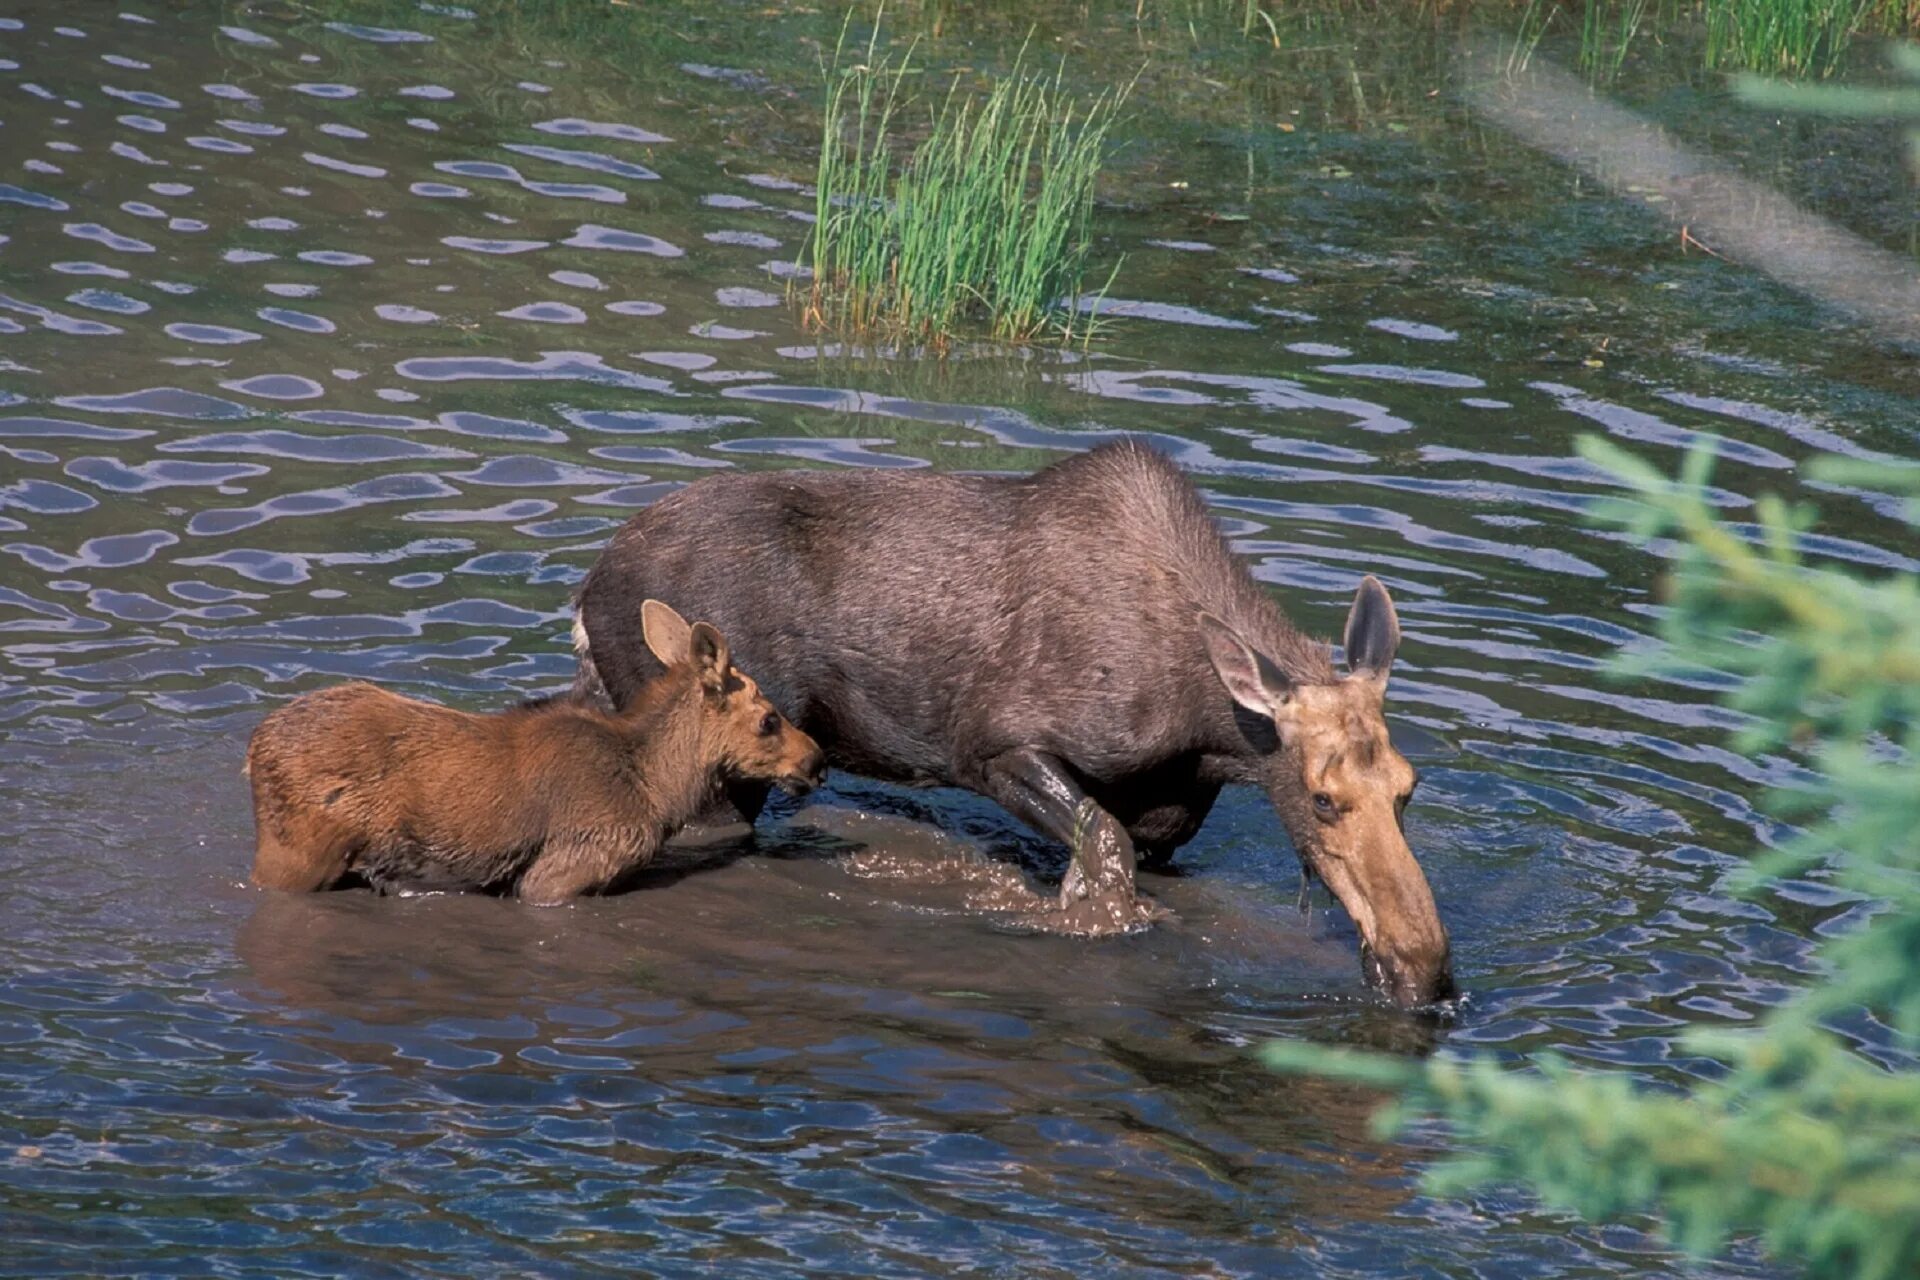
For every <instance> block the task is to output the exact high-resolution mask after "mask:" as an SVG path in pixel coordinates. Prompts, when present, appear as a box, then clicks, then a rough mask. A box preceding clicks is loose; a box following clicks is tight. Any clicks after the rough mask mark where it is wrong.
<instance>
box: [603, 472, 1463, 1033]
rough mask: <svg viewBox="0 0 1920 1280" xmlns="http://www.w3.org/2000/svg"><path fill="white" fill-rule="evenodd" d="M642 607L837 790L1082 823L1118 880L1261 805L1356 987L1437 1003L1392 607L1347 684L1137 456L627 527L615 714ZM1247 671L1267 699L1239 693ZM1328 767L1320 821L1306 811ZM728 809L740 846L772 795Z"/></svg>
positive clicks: (777, 498) (866, 483)
mask: <svg viewBox="0 0 1920 1280" xmlns="http://www.w3.org/2000/svg"><path fill="white" fill-rule="evenodd" d="M648 597H654V598H658V599H661V600H664V601H667V602H669V603H671V604H673V605H674V606H675V607H677V608H681V609H686V610H690V611H694V612H697V613H698V614H699V615H700V616H703V617H707V618H711V619H712V620H713V621H714V622H715V623H716V624H717V625H718V626H720V627H721V628H722V629H723V630H724V631H725V632H726V633H727V635H728V636H729V637H730V638H731V639H732V641H733V643H734V645H735V649H736V652H737V653H738V655H739V658H740V661H741V662H742V663H743V664H745V665H747V666H749V667H750V668H751V669H752V670H753V671H754V672H755V673H756V675H757V676H758V677H759V678H760V680H761V682H762V688H763V689H764V691H765V692H766V694H767V696H768V698H770V699H771V700H772V702H773V703H774V705H775V706H777V707H779V708H780V709H781V710H782V711H784V712H785V713H786V714H787V715H788V716H790V717H791V718H792V719H793V721H794V723H795V724H797V725H800V726H801V727H802V728H804V729H805V730H806V731H807V732H808V733H810V734H812V735H813V736H814V737H815V738H816V739H817V740H818V741H819V743H820V745H821V747H822V749H823V750H825V752H826V753H827V758H828V760H829V761H830V762H831V763H832V764H833V765H834V766H835V767H838V768H843V769H847V770H849V771H851V772H855V773H860V774H864V775H867V776H870V777H876V778H882V779H887V780H891V781H896V782H904V783H908V784H927V785H932V784H948V785H958V786H962V787H967V788H970V789H972V790H974V791H977V792H980V793H981V794H983V795H986V796H989V797H991V798H992V799H994V800H996V801H998V802H999V803H1000V804H1002V805H1003V806H1004V807H1005V808H1007V809H1008V810H1009V811H1010V812H1011V813H1013V814H1014V815H1015V816H1016V817H1018V818H1020V819H1021V820H1022V821H1024V822H1026V823H1027V824H1028V825H1029V826H1032V827H1033V828H1035V829H1036V830H1038V831H1040V832H1042V833H1043V834H1046V835H1049V836H1051V837H1053V838H1054V839H1056V840H1059V841H1061V842H1062V843H1064V844H1067V845H1068V846H1069V848H1077V843H1076V840H1075V837H1076V822H1077V821H1078V822H1081V824H1082V825H1081V828H1080V830H1079V832H1078V834H1080V835H1084V834H1085V827H1084V813H1085V811H1084V810H1083V809H1082V806H1083V804H1084V803H1085V802H1088V801H1091V802H1092V803H1093V805H1094V806H1097V810H1098V814H1097V818H1098V820H1099V821H1102V822H1106V823H1113V824H1117V825H1118V827H1119V828H1120V829H1121V831H1120V832H1118V833H1112V834H1117V835H1118V836H1119V838H1120V839H1122V840H1125V841H1127V842H1129V843H1128V845H1127V852H1128V853H1129V854H1132V853H1135V852H1137V853H1138V854H1139V855H1141V856H1144V857H1146V858H1149V859H1155V860H1157V859H1163V858H1166V857H1170V856H1171V855H1172V854H1173V852H1174V851H1175V850H1176V849H1178V848H1179V847H1180V846H1181V845H1183V844H1185V843H1186V842H1187V841H1188V840H1190V839H1191V838H1192V837H1193V836H1194V834H1195V833H1196V832H1197V831H1198V830H1199V829H1200V826H1201V824H1202V822H1204V820H1205V818H1206V816H1207V813H1208V811H1209V810H1210V809H1211V807H1212V805H1213V803H1214V800H1215V798H1216V797H1217V796H1218V794H1219V791H1220V789H1221V787H1222V786H1224V785H1227V784H1229V783H1250V784H1254V785H1258V786H1261V787H1262V788H1263V789H1265V790H1267V791H1268V793H1269V795H1270V796H1271V797H1272V798H1273V801H1274V804H1275V807H1276V809H1277V810H1278V812H1279V814H1280V817H1281V820H1282V822H1283V823H1284V825H1285V826H1286V827H1287V830H1288V832H1289V834H1290V835H1291V836H1292V839H1293V843H1294V846H1295V848H1296V850H1297V851H1298V852H1299V854H1300V857H1301V859H1302V861H1303V863H1304V864H1305V865H1306V867H1307V868H1308V869H1309V870H1311V871H1313V872H1314V873H1316V874H1319V875H1320V876H1321V878H1322V879H1324V880H1325V881H1326V882H1327V884H1328V886H1329V888H1330V889H1331V890H1332V891H1333V892H1334V893H1335V895H1336V896H1337V897H1339V898H1340V900H1341V901H1342V903H1343V905H1345V906H1346V908H1347V910H1348V912H1349V914H1350V915H1351V916H1352V917H1353V919H1354V921H1355V924H1356V926H1357V927H1358V928H1359V929H1360V932H1361V935H1362V942H1363V945H1364V947H1365V950H1366V954H1367V956H1368V959H1369V963H1368V966H1367V972H1368V974H1369V977H1370V979H1371V980H1373V981H1375V982H1376V983H1377V984H1378V985H1380V986H1382V987H1383V988H1384V989H1386V990H1387V991H1388V992H1389V994H1391V995H1393V996H1394V998H1395V999H1397V1000H1400V1001H1401V1002H1402V1003H1407V1004H1414V1003H1421V1002H1424V1001H1427V1000H1432V999H1435V998H1438V997H1440V996H1444V995H1445V994H1447V993H1448V992H1449V991H1450V988H1451V978H1450V976H1449V972H1448V957H1447V944H1446V934H1445V930H1444V929H1443V928H1442V927H1441V926H1440V923H1439V919H1438V915H1437V913H1436V911H1435V909H1434V906H1433V899H1432V895H1431V892H1430V891H1429V889H1428V886H1427V883H1426V880H1425V877H1424V875H1423V874H1422V872H1421V870H1420V868H1419V865H1418V863H1417V862H1415V860H1414V859H1413V856H1412V853H1411V851H1410V850H1409V849H1408V848H1407V846H1406V842H1405V840H1404V837H1403V835H1402V834H1401V829H1400V820H1399V819H1400V810H1401V807H1402V806H1403V805H1404V803H1405V800H1406V795H1407V793H1408V792H1409V791H1410V790H1411V787H1412V777H1413V771H1412V769H1411V767H1410V766H1408V765H1407V764H1406V762H1405V761H1404V760H1402V759H1400V757H1399V755H1398V753H1397V752H1394V751H1393V748H1392V747H1391V745H1390V744H1389V743H1388V742H1387V740H1386V730H1385V721H1384V719H1383V718H1382V715H1381V699H1382V694H1383V691H1384V688H1385V684H1386V673H1387V667H1388V666H1389V665H1390V664H1391V662H1392V658H1393V647H1394V646H1395V645H1397V643H1398V635H1399V632H1398V624H1397V621H1396V620H1395V618H1394V616H1393V606H1392V602H1391V601H1390V600H1389V599H1388V597H1387V593H1386V591H1385V590H1384V589H1383V588H1381V587H1380V585H1379V584H1378V583H1377V582H1374V581H1373V580H1372V579H1368V580H1367V582H1366V584H1363V587H1362V590H1361V591H1360V592H1359V593H1358V594H1357V595H1356V598H1355V605H1354V611H1353V615H1352V617H1351V618H1350V619H1349V625H1348V631H1349V641H1348V650H1349V664H1350V666H1351V667H1353V670H1352V673H1351V674H1349V675H1347V676H1344V677H1343V676H1342V675H1340V674H1339V673H1337V672H1336V671H1335V669H1334V667H1333V665H1332V662H1331V658H1330V654H1329V651H1328V649H1327V646H1326V645H1324V644H1321V643H1319V642H1316V641H1313V640H1310V639H1308V638H1307V637H1305V636H1303V635H1301V634H1300V633H1299V632H1298V631H1296V630H1295V629H1294V628H1293V627H1292V626H1291V625H1290V624H1289V623H1288V622H1287V620H1286V619H1285V618H1284V616H1282V614H1281V613H1280V611H1279V609H1278V607H1277V606H1276V605H1275V604H1274V602H1273V600H1272V598H1271V597H1270V596H1269V595H1268V594H1267V593H1266V592H1265V591H1264V590H1263V589H1262V588H1261V587H1260V586H1259V585H1258V584H1257V583H1255V582H1254V581H1253V579H1252V577H1251V576H1250V575H1249V574H1248V573H1247V571H1246V568H1245V566H1244V565H1242V564H1240V563H1239V562H1238V561H1237V560H1236V559H1235V558H1234V557H1233V556H1232V554H1231V553H1230V552H1229V550H1228V549H1227V547H1226V544H1225V543H1224V541H1223V540H1222V539H1221V537H1220V535H1219V533H1218V531H1217V530H1216V528H1215V527H1214V524H1213V521H1212V518H1211V517H1210V516H1209V514H1208V512H1207V510H1206V507H1205V504H1204V503H1203V502H1202V501H1201V500H1200V498H1199V495H1198V494H1197V493H1195V492H1194V490H1193V488H1192V486H1191V485H1190V484H1189V483H1188V482H1187V480H1186V478H1185V477H1184V476H1183V475H1182V474H1181V473H1180V471H1179V469H1178V468H1177V467H1175V466H1174V465H1173V464H1172V463H1171V462H1170V461H1169V460H1167V459H1166V458H1165V457H1164V456H1162V455H1160V454H1158V453H1156V452H1154V451H1153V450H1151V449H1148V448H1145V447H1142V446H1140V445H1137V444H1133V443H1130V442H1121V443H1117V444H1111V445H1106V446H1102V447H1101V448H1098V449H1095V450H1093V451H1091V452H1088V453H1085V454H1080V455H1077V456H1075V457H1072V458H1068V459H1065V460H1063V461H1061V462H1059V463H1056V464H1054V465H1052V466H1050V467H1047V468H1045V469H1043V470H1041V471H1039V472H1036V473H1034V474H1033V475H1031V476H1025V477H988V476H964V475H950V474H938V473H931V472H916V473H911V474H900V473H897V472H890V473H881V474H875V473H861V472H852V473H848V472H835V473H820V472H805V471H782V472H760V473H753V474H742V475H725V476H713V477H708V478H706V479H703V480H700V481H698V482H696V483H695V484H692V485H689V486H688V487H687V488H685V489H683V490H681V491H679V492H677V493H674V494H672V495H669V496H668V497H666V498H664V499H662V500H661V501H660V502H658V503H656V504H655V505H654V506H652V507H650V508H648V509H647V510H645V511H642V512H640V513H639V514H638V515H636V516H634V517H633V518H632V519H631V520H629V521H628V522H627V524H626V525H624V526H623V527H622V528H621V529H620V530H619V531H618V532H617V533H616V534H615V535H614V537H613V540H612V541H611V542H610V544H609V545H608V547H607V548H606V550H605V551H604V552H603V553H602V554H601V556H600V558H599V560H598V561H597V562H596V563H595V564H594V566H593V568H592V570H591V571H590V572H589V573H588V575H587V578H586V580H585V581H584V582H583V583H582V585H581V588H580V592H579V594H578V597H577V601H576V605H577V610H576V616H575V628H574V636H575V644H576V648H577V649H578V650H579V656H580V667H579V675H578V678H577V681H576V695H578V696H580V697H599V696H604V697H606V698H607V699H610V700H611V702H612V705H614V706H615V707H620V706H625V705H626V704H627V703H628V702H629V701H630V700H631V699H632V698H634V697H635V696H636V695H637V693H638V691H639V690H640V689H641V688H642V687H643V685H644V683H645V681H646V680H647V679H648V678H649V677H650V676H651V675H652V674H653V672H654V671H655V670H657V665H656V664H655V662H654V661H653V659H652V658H651V657H650V655H649V654H648V653H647V652H646V648H645V646H644V645H643V644H641V643H639V640H638V637H636V636H635V634H634V628H633V619H634V617H635V616H636V610H637V608H638V605H639V602H640V601H641V600H643V599H646V598H648ZM1203 618H1210V619H1211V621H1210V622H1208V623H1206V624H1205V628H1206V629H1203ZM1229 635H1230V636H1232V637H1234V640H1233V642H1231V643H1225V644H1224V647H1223V637H1224V636H1229ZM1355 637H1358V639H1359V644H1358V646H1357V647H1356V644H1355ZM1243 653H1244V654H1245V655H1250V656H1247V657H1245V658H1244V660H1243V658H1242V654H1243ZM1356 653H1358V654H1359V655H1360V659H1361V660H1362V661H1361V665H1359V666H1353V664H1354V662H1355V654H1356ZM1243 663H1250V664H1252V665H1251V666H1249V667H1247V668H1246V669H1247V670H1250V671H1252V672H1253V673H1254V675H1255V676H1256V677H1259V676H1266V677H1270V678H1269V679H1267V680H1266V681H1265V682H1264V683H1263V682H1261V681H1260V680H1258V679H1255V680H1254V682H1253V683H1252V684H1249V683H1248V682H1247V681H1246V680H1245V679H1243V678H1242V676H1243V674H1244V673H1243V672H1242V671H1241V669H1240V667H1241V666H1242V665H1243ZM1236 683H1237V685H1238V687H1236ZM1348 739H1353V741H1352V743H1351V744H1350V745H1351V746H1352V747H1353V748H1354V749H1353V750H1352V751H1350V752H1348V751H1344V750H1342V749H1341V748H1342V747H1343V746H1345V745H1348V744H1347V740H1348ZM1335 754H1339V755H1341V757H1342V758H1343V759H1344V760H1346V761H1347V762H1348V764H1347V766H1346V767H1345V768H1344V769H1342V770H1340V771H1338V772H1339V775H1340V789H1341V797H1340V799H1339V801H1338V805H1337V806H1336V811H1335V812H1333V813H1327V812H1323V811H1319V810H1317V809H1316V807H1315V801H1314V799H1313V797H1315V796H1321V797H1322V798H1327V796H1328V790H1327V786H1323V785H1321V784H1322V783H1324V782H1326V780H1327V778H1330V777H1331V776H1332V774H1330V773H1329V772H1328V769H1327V767H1326V766H1327V761H1328V760H1329V759H1330V758H1331V756H1333V755H1335ZM1363 760H1365V761H1367V762H1369V763H1368V765H1367V767H1366V768H1364V769H1362V768H1360V767H1358V766H1359V762H1361V761H1363ZM1328 785H1331V784H1328ZM729 796H730V799H731V800H732V801H733V803H734V804H735V806H736V807H737V808H738V809H739V811H740V813H741V815H742V816H744V817H747V818H748V819H749V820H751V818H752V817H753V815H754V814H755V812H757V806H758V804H759V802H760V800H761V799H763V798H764V789H756V788H753V787H738V788H733V789H730V791H729ZM1349 817H1351V818H1352V821H1348V818H1349ZM1362 833H1364V834H1362ZM1101 834H1102V836H1103V838H1105V837H1106V836H1107V835H1108V834H1109V833H1105V832H1103V833H1101ZM1131 860H1132V859H1131V857H1129V859H1128V863H1129V865H1130V864H1131ZM1336 860H1346V861H1347V862H1350V863H1353V864H1355V865H1353V866H1352V867H1351V868H1335V867H1334V866H1333V865H1332V864H1333V863H1334V862H1335V861H1336Z"/></svg>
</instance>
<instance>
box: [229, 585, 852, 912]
mask: <svg viewBox="0 0 1920 1280" xmlns="http://www.w3.org/2000/svg"><path fill="white" fill-rule="evenodd" d="M630 616H637V617H638V618H639V619H640V621H641V633H642V635H643V636H644V638H645V642H646V645H647V647H648V648H649V649H650V650H651V651H652V652H653V654H654V656H655V657H656V658H657V659H658V660H659V663H660V664H661V666H663V667H664V668H665V670H664V672H663V673H662V674H660V675H659V676H658V677H657V678H655V679H654V680H652V681H650V682H649V683H648V684H647V685H646V686H645V687H644V688H636V689H634V690H633V691H631V696H630V697H629V698H628V700H627V702H626V704H625V706H624V708H623V710H622V711H621V712H620V713H619V714H618V715H609V714H608V713H606V712H605V711H601V710H597V709H594V708H591V707H586V706H581V705H579V704H577V703H575V702H572V701H568V700H565V699H561V700H554V701H548V702H543V703H533V704H529V705H527V706H523V707H517V708H515V709H513V710H511V711H503V712H499V713H497V714H494V715H474V714H471V713H468V712H465V711H455V710H453V709H452V708H449V707H442V706H436V705H434V704H432V703H429V702H419V701H416V700H414V699H412V698H403V697H400V696H399V695H398V694H393V693H388V692H386V691H385V690H383V689H377V688H375V687H374V686H372V685H370V684H359V683H355V684H346V685H340V686H338V687H336V688H332V689H323V690H321V691H319V692H317V693H309V694H306V695H304V696H302V697H299V698H296V699H294V700H293V701H292V702H290V703H288V704H287V705H286V706H284V707H282V708H280V709H279V710H277V711H275V712H274V713H273V714H272V715H269V716H268V717H267V718H266V719H265V720H264V721H262V722H261V725H260V727H259V728H258V729H257V730H255V731H254V735H253V741H252V743H251V744H250V745H249V746H248V748H247V768H246V771H247V775H248V776H249V777H250V778H251V779H252V782H253V813H254V823H255V826H256V828H257V836H258V843H257V845H256V847H255V851H254V859H253V881H254V883H255V884H258V885H263V886H266V887H268V888H273V889H292V890H315V889H328V888H333V887H335V886H338V885H341V884H345V883H352V882H355V881H359V882H364V883H367V884H370V885H372V886H373V887H375V888H378V889H382V890H389V889H413V890H431V889H480V890H490V891H493V892H500V893H505V892H512V893H514V894H517V895H518V896H519V897H521V898H523V899H525V900H526V901H528V902H534V903H542V904H551V903H558V902H564V901H566V900H567V899H569V898H572V897H575V896H577V895H579V894H583V893H597V892H603V891H605V890H607V889H610V888H613V887H616V886H617V885H618V884H619V882H620V881H621V880H622V879H623V878H625V877H626V876H627V875H629V874H630V873H632V872H634V871H636V870H638V869H639V868H641V867H643V866H645V865H646V864H647V863H648V861H650V860H651V859H652V857H653V855H654V852H655V851H656V850H657V849H658V848H659V847H660V844H661V842H662V841H663V840H665V839H666V838H667V837H668V836H669V835H671V834H672V833H673V832H674V831H676V830H678V829H679V827H680V826H681V825H682V824H684V823H685V822H686V821H687V820H688V819H689V818H690V817H692V816H693V815H694V814H696V813H698V812H699V811H700V810H701V809H702V808H704V807H709V806H711V805H712V804H713V803H714V801H715V800H716V799H717V798H718V797H719V796H720V794H721V786H722V784H723V783H724V782H726V781H728V780H731V779H746V778H750V779H754V780H755V781H756V782H758V783H759V785H761V786H763V787H764V786H769V785H772V784H775V783H778V784H781V785H783V786H786V787H788V788H789V789H792V790H805V789H807V788H809V787H812V786H814V785H816V784H817V783H818V782H819V781H820V779H821V777H822V776H823V774H824V771H825V760H824V758H823V756H822V755H821V752H820V748H819V746H818V745H817V744H815V742H814V741H813V739H812V738H810V737H808V736H807V735H806V734H804V733H802V732H801V731H800V730H798V729H796V728H794V727H793V725H792V724H790V723H788V721H787V720H786V719H785V718H784V717H783V716H781V714H780V713H779V712H778V711H776V710H775V709H774V707H773V704H772V703H770V702H768V701H767V699H766V697H765V696H763V695H762V694H761V692H760V690H759V688H758V687H757V686H756V685H755V684H754V682H753V680H752V679H750V678H749V677H747V676H745V675H743V674H741V672H740V671H739V669H738V668H736V667H735V666H734V665H733V662H732V659H731V657H730V655H729V653H728V649H727V642H726V641H725V640H724V639H722V638H721V634H720V632H719V631H717V630H715V629H714V627H713V626H711V625H710V624H708V623H705V622H700V623H695V624H694V625H693V626H691V627H689V626H688V625H687V623H686V620H685V619H683V618H682V617H681V616H680V615H679V614H677V613H675V612H674V611H673V610H672V609H670V608H668V607H667V606H666V605H663V604H661V603H660V602H659V601H657V600H648V601H646V602H645V603H644V604H641V605H639V606H637V607H636V608H635V609H634V611H633V614H632V615H630Z"/></svg>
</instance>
